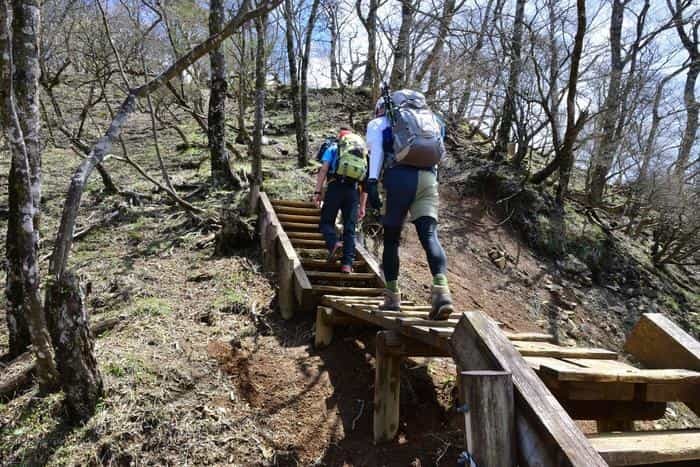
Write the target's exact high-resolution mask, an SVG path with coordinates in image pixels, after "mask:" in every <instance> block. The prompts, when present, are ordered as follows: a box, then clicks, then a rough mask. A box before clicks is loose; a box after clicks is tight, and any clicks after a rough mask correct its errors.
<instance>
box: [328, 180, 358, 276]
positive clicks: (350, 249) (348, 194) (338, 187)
mask: <svg viewBox="0 0 700 467" xmlns="http://www.w3.org/2000/svg"><path fill="white" fill-rule="evenodd" d="M359 206H360V193H359V191H358V190H357V183H347V182H342V181H339V180H334V181H332V182H330V183H329V184H328V187H327V188H326V196H325V198H324V199H323V208H321V222H320V225H319V230H320V231H321V233H322V234H323V238H324V239H325V241H326V246H327V247H328V250H329V251H330V250H331V249H333V247H334V246H335V244H336V242H337V241H338V238H337V234H336V231H335V218H336V217H337V216H338V211H341V212H342V215H343V259H342V264H344V265H352V261H353V260H354V259H355V224H356V222H357V210H358V208H359Z"/></svg>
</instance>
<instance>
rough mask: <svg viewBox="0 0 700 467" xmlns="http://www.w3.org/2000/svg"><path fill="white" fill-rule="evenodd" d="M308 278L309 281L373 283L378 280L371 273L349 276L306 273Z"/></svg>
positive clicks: (331, 273) (339, 273) (315, 272)
mask: <svg viewBox="0 0 700 467" xmlns="http://www.w3.org/2000/svg"><path fill="white" fill-rule="evenodd" d="M306 277H308V278H309V279H325V280H343V281H371V280H374V279H376V278H377V276H375V275H374V274H373V273H371V272H353V273H351V274H347V273H344V272H326V271H309V270H307V271H306Z"/></svg>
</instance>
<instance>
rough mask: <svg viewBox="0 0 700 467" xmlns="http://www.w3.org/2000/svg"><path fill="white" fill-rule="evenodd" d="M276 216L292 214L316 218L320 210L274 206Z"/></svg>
mask: <svg viewBox="0 0 700 467" xmlns="http://www.w3.org/2000/svg"><path fill="white" fill-rule="evenodd" d="M275 212H276V213H277V214H292V215H299V216H318V215H320V214H321V210H320V209H318V208H295V207H292V206H275Z"/></svg>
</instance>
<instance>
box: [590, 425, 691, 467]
mask: <svg viewBox="0 0 700 467" xmlns="http://www.w3.org/2000/svg"><path fill="white" fill-rule="evenodd" d="M588 439H589V441H590V442H591V444H592V445H593V447H594V448H595V449H596V450H597V451H598V452H599V453H600V455H601V456H603V459H605V461H606V462H607V463H608V464H610V465H611V466H622V465H649V464H660V463H663V462H669V463H670V462H681V461H692V460H699V459H700V430H673V431H647V432H643V431H636V432H631V433H599V434H593V435H589V436H588ZM684 465H685V464H684ZM696 465H697V464H696Z"/></svg>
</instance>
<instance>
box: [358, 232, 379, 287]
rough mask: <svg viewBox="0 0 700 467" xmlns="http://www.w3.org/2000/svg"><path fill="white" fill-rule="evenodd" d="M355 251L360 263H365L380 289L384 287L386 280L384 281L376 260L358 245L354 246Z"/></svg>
mask: <svg viewBox="0 0 700 467" xmlns="http://www.w3.org/2000/svg"><path fill="white" fill-rule="evenodd" d="M355 251H356V252H357V255H358V256H359V257H360V259H361V260H362V261H364V262H365V263H367V267H368V268H369V270H370V271H372V272H373V273H374V274H375V275H376V276H377V279H378V281H379V285H380V286H381V287H386V280H385V279H384V272H383V271H382V268H381V267H380V266H379V263H378V262H377V259H376V258H375V257H374V256H373V255H372V254H371V253H370V252H369V251H367V249H366V248H365V247H364V246H363V245H362V244H361V243H360V242H357V243H356V244H355Z"/></svg>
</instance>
